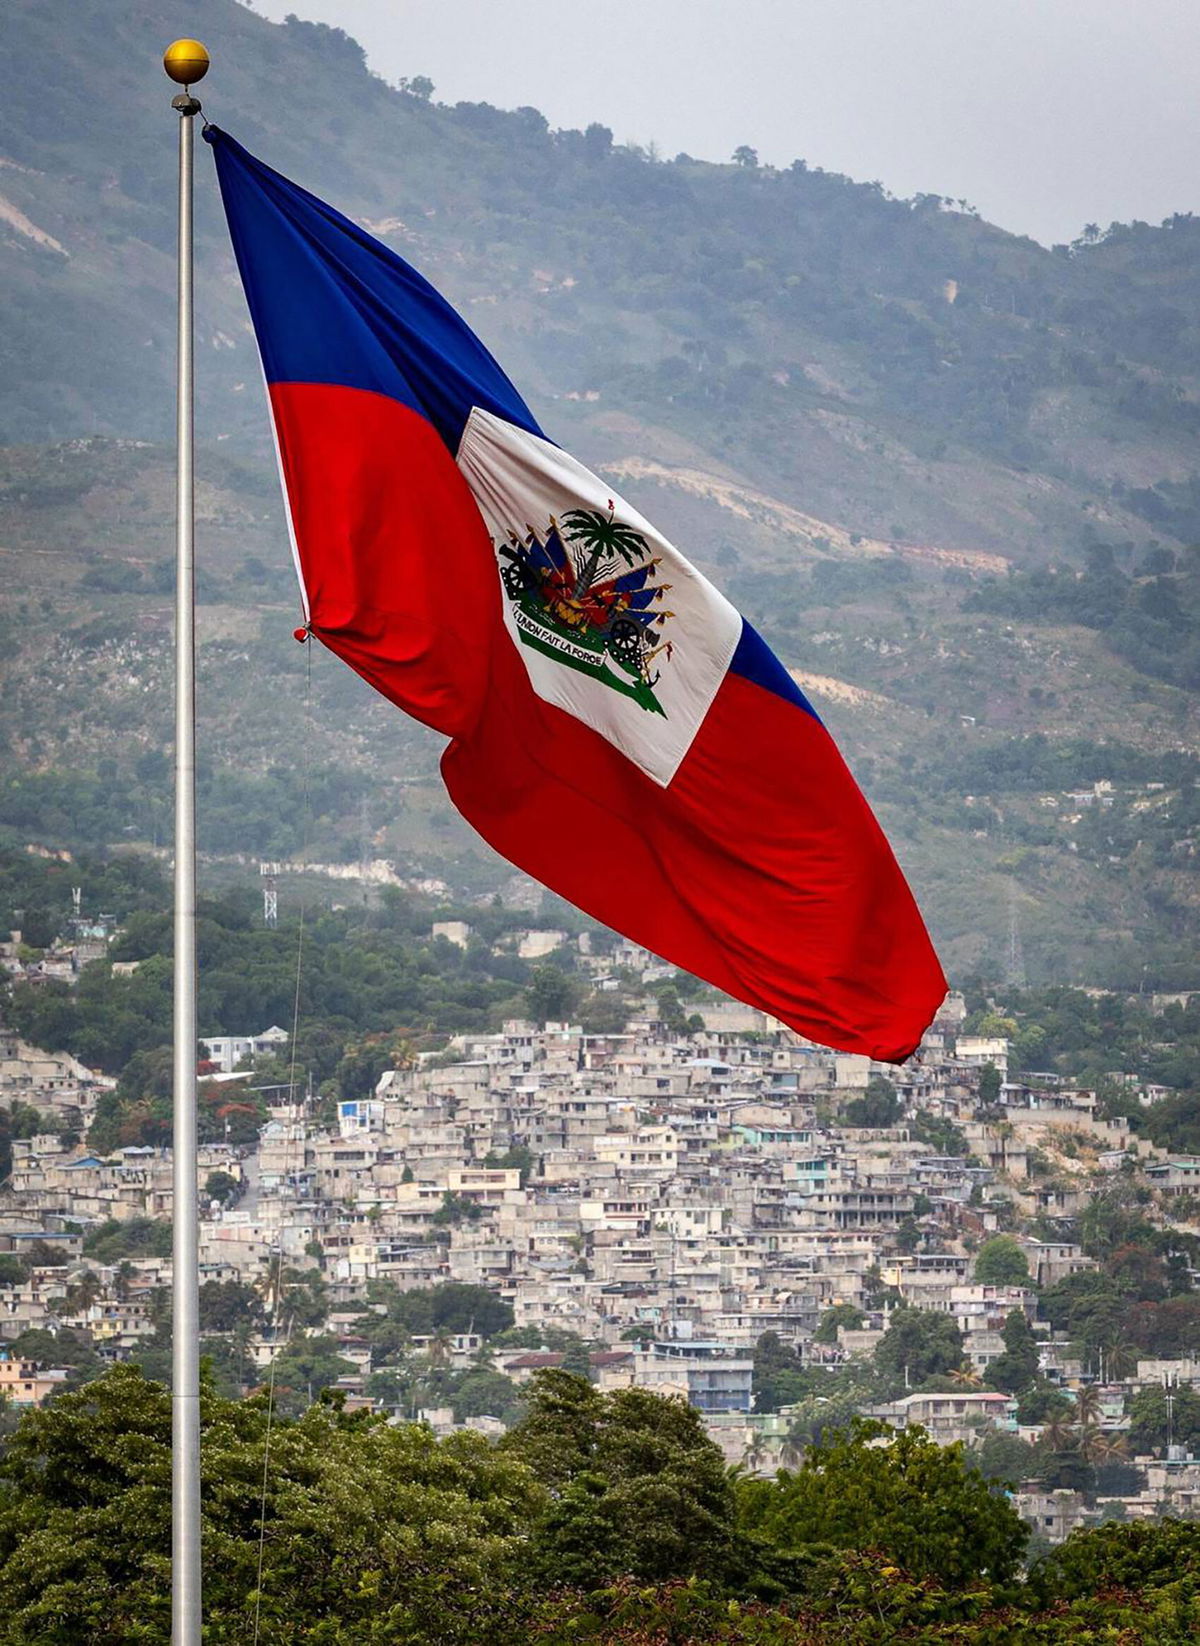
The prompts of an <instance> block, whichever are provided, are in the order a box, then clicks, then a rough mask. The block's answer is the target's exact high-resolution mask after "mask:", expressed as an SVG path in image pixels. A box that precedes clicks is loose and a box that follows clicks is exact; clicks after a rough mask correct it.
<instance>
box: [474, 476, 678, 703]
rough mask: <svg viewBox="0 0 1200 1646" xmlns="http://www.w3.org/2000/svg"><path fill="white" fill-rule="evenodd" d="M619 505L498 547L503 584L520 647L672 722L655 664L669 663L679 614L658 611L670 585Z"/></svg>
mask: <svg viewBox="0 0 1200 1646" xmlns="http://www.w3.org/2000/svg"><path fill="white" fill-rule="evenodd" d="M614 507H615V506H614V505H613V504H612V503H611V502H610V503H609V506H608V512H607V513H604V512H603V511H601V510H600V509H571V510H570V511H569V512H568V513H566V514H564V515H563V517H562V519H561V520H559V519H556V518H555V517H554V516H553V515H551V516H550V520H549V524H548V526H547V527H546V528H545V529H544V530H542V531H538V530H535V529H534V527H532V526H528V525H527V526H526V528H525V534H524V536H521V535H519V534H518V533H517V532H515V531H510V532H509V540H508V542H507V543H502V544H500V545H498V547H499V554H500V559H501V562H502V564H501V568H500V577H501V580H502V582H503V584H504V592H505V594H506V595H507V596H508V598H509V600H510V601H511V602H512V606H513V617H514V620H515V622H516V626H517V632H518V634H519V635H520V638H521V643H522V644H523V645H525V646H529V647H531V648H532V649H533V650H534V651H539V652H542V653H544V654H545V655H546V656H548V657H552V658H554V659H555V660H556V661H557V662H559V663H563V664H565V665H566V666H567V668H570V669H576V670H578V671H579V673H581V674H586V675H590V676H591V678H592V679H593V680H598V681H600V682H601V683H602V684H603V685H605V686H609V687H611V688H612V690H613V691H617V692H621V693H623V694H624V695H625V696H626V697H631V698H632V699H633V701H634V702H635V703H638V704H640V706H641V707H642V708H643V709H647V710H649V711H650V712H651V713H653V714H665V710H664V709H663V707H662V705H661V704H660V703H659V701H658V699H657V698H656V697H655V695H654V688H655V686H656V685H657V684H658V682H659V679H660V678H661V675H660V672H659V668H658V667H657V666H656V665H657V664H658V663H660V662H669V661H670V658H671V651H672V642H671V641H670V640H663V638H662V635H661V632H660V631H661V630H662V628H663V627H664V626H665V624H666V623H667V621H668V619H669V618H671V617H673V616H674V615H675V614H674V612H670V611H664V610H662V609H661V602H662V597H663V595H664V594H666V593H667V591H668V589H669V588H670V587H671V585H670V584H669V583H659V582H658V581H657V579H656V577H655V568H656V567H657V566H658V564H659V557H657V556H653V557H652V556H651V554H650V551H649V549H648V547H647V544H646V539H645V538H644V537H642V536H641V535H640V534H639V533H638V532H636V531H634V529H633V527H632V526H627V525H625V524H624V523H623V522H622V521H620V520H617V519H616V518H615V514H614Z"/></svg>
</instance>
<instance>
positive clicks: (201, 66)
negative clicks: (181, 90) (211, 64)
mask: <svg viewBox="0 0 1200 1646" xmlns="http://www.w3.org/2000/svg"><path fill="white" fill-rule="evenodd" d="M163 68H164V69H166V71H167V74H168V76H169V78H170V79H172V80H174V82H175V84H176V85H177V86H194V85H195V84H196V82H197V80H203V79H204V76H205V75H206V74H207V73H208V53H207V52H206V51H205V49H204V47H203V46H202V45H201V44H200V42H199V40H175V41H173V42H172V43H171V45H169V46H168V47H167V49H166V51H164V52H163Z"/></svg>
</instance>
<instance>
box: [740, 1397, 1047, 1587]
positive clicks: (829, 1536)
mask: <svg viewBox="0 0 1200 1646" xmlns="http://www.w3.org/2000/svg"><path fill="white" fill-rule="evenodd" d="M881 1437H887V1438H888V1440H889V1443H888V1444H887V1445H886V1446H879V1445H876V1444H873V1442H875V1441H876V1440H878V1439H879V1438H881ZM738 1501H739V1510H740V1519H741V1523H742V1525H743V1527H744V1528H745V1529H746V1530H748V1531H750V1532H752V1533H754V1534H755V1535H756V1536H758V1537H762V1538H766V1539H767V1540H769V1541H770V1542H771V1543H773V1544H775V1545H776V1546H777V1547H779V1548H781V1549H784V1550H796V1551H799V1550H802V1549H804V1548H805V1547H807V1546H809V1545H811V1544H819V1543H829V1544H833V1545H834V1546H835V1547H837V1548H842V1549H860V1548H868V1549H873V1550H878V1551H879V1553H880V1554H882V1555H883V1556H885V1557H887V1558H889V1559H891V1560H893V1561H895V1562H896V1563H897V1564H898V1565H900V1566H902V1567H903V1568H904V1569H905V1570H906V1571H907V1572H910V1573H911V1574H912V1575H913V1576H914V1577H917V1578H933V1579H936V1580H938V1581H940V1582H943V1583H946V1584H951V1585H963V1584H968V1583H971V1582H974V1581H976V1580H978V1579H979V1578H980V1577H983V1576H985V1575H986V1576H988V1577H990V1578H992V1579H993V1580H995V1581H997V1582H1004V1581H1006V1580H1007V1579H1009V1578H1010V1577H1012V1575H1013V1574H1014V1573H1015V1572H1016V1570H1017V1567H1018V1565H1019V1563H1020V1559H1021V1553H1022V1550H1023V1549H1024V1546H1025V1540H1026V1537H1027V1535H1028V1534H1027V1531H1026V1528H1025V1526H1024V1525H1023V1524H1022V1522H1021V1520H1020V1518H1019V1517H1018V1515H1017V1514H1016V1512H1015V1510H1014V1509H1013V1508H1012V1507H1011V1505H1010V1504H1009V1503H1008V1501H1007V1500H1006V1498H1005V1497H1004V1495H1003V1493H1002V1492H1001V1491H1000V1490H998V1489H997V1488H996V1487H994V1486H993V1485H992V1484H991V1483H990V1482H988V1481H987V1480H985V1479H984V1477H983V1475H982V1474H981V1473H980V1472H979V1470H978V1469H976V1468H974V1467H972V1465H971V1463H970V1461H969V1460H968V1458H967V1457H966V1455H965V1454H964V1451H963V1448H962V1446H961V1445H959V1444H955V1445H953V1446H939V1445H937V1443H936V1442H934V1441H932V1440H930V1438H929V1436H928V1435H927V1434H926V1433H925V1431H924V1430H923V1429H920V1428H917V1427H913V1428H910V1429H905V1430H903V1431H902V1432H900V1433H898V1434H896V1433H894V1432H893V1431H891V1430H889V1429H888V1428H887V1426H886V1425H885V1424H880V1423H872V1422H865V1421H863V1420H861V1419H860V1420H859V1421H857V1422H856V1423H855V1424H854V1425H853V1427H852V1429H851V1430H850V1432H849V1433H842V1434H838V1435H836V1436H835V1437H834V1438H833V1439H832V1440H829V1441H827V1442H825V1443H823V1444H821V1445H819V1446H816V1447H814V1448H812V1450H810V1451H809V1452H808V1454H807V1455H806V1457H805V1459H804V1463H803V1465H802V1466H801V1468H800V1469H799V1470H798V1471H797V1472H796V1473H795V1474H792V1475H783V1476H781V1477H780V1478H779V1479H778V1480H775V1481H770V1482H768V1481H759V1480H753V1481H743V1482H741V1484H740V1485H739V1488H738Z"/></svg>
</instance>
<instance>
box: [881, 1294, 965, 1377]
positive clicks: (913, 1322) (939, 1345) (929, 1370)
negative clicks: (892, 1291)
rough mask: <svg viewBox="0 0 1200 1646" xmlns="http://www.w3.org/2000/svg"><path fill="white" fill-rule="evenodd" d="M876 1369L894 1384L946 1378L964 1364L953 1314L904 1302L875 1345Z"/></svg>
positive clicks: (959, 1334)
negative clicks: (918, 1307) (917, 1307)
mask: <svg viewBox="0 0 1200 1646" xmlns="http://www.w3.org/2000/svg"><path fill="white" fill-rule="evenodd" d="M874 1358H875V1367H876V1370H877V1371H879V1372H880V1373H882V1374H883V1376H884V1377H886V1378H887V1379H889V1381H890V1382H891V1384H892V1386H893V1387H897V1386H907V1387H909V1388H917V1387H918V1386H919V1385H920V1384H922V1383H924V1382H925V1381H926V1380H927V1379H928V1378H933V1377H945V1376H947V1375H948V1374H949V1373H950V1372H953V1371H956V1370H957V1369H958V1367H959V1366H961V1365H962V1359H963V1336H962V1333H961V1332H960V1331H959V1329H958V1327H957V1326H956V1325H955V1323H954V1320H953V1317H952V1316H950V1315H946V1314H936V1313H934V1312H933V1311H932V1310H929V1309H914V1308H911V1307H910V1306H909V1305H907V1304H905V1305H902V1306H901V1307H900V1308H898V1309H894V1310H893V1311H892V1316H891V1320H890V1322H889V1324H888V1329H887V1331H886V1332H884V1334H883V1336H882V1337H881V1338H880V1340H879V1342H878V1343H877V1344H876V1345H875V1356H874Z"/></svg>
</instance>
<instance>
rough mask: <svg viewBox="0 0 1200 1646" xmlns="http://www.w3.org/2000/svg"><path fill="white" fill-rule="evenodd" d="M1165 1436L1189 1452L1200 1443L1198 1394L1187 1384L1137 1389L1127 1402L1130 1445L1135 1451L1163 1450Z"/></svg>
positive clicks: (1166, 1440)
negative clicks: (1171, 1387) (1165, 1387)
mask: <svg viewBox="0 0 1200 1646" xmlns="http://www.w3.org/2000/svg"><path fill="white" fill-rule="evenodd" d="M1168 1399H1169V1400H1170V1402H1171V1404H1170V1407H1169V1408H1168V1405H1167V1402H1168ZM1168 1437H1169V1438H1170V1440H1171V1441H1172V1442H1174V1443H1175V1444H1177V1445H1181V1446H1186V1447H1187V1448H1188V1450H1189V1451H1193V1450H1194V1449H1195V1448H1196V1447H1197V1446H1200V1393H1197V1391H1196V1390H1195V1389H1190V1388H1187V1387H1186V1386H1181V1387H1180V1388H1178V1389H1173V1390H1170V1391H1168V1390H1166V1389H1161V1388H1153V1389H1139V1390H1138V1392H1137V1394H1135V1395H1134V1396H1133V1398H1132V1400H1131V1401H1130V1402H1129V1444H1130V1445H1131V1446H1132V1447H1133V1450H1134V1451H1135V1452H1156V1451H1162V1450H1163V1449H1164V1448H1165V1447H1166V1445H1167V1443H1168Z"/></svg>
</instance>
